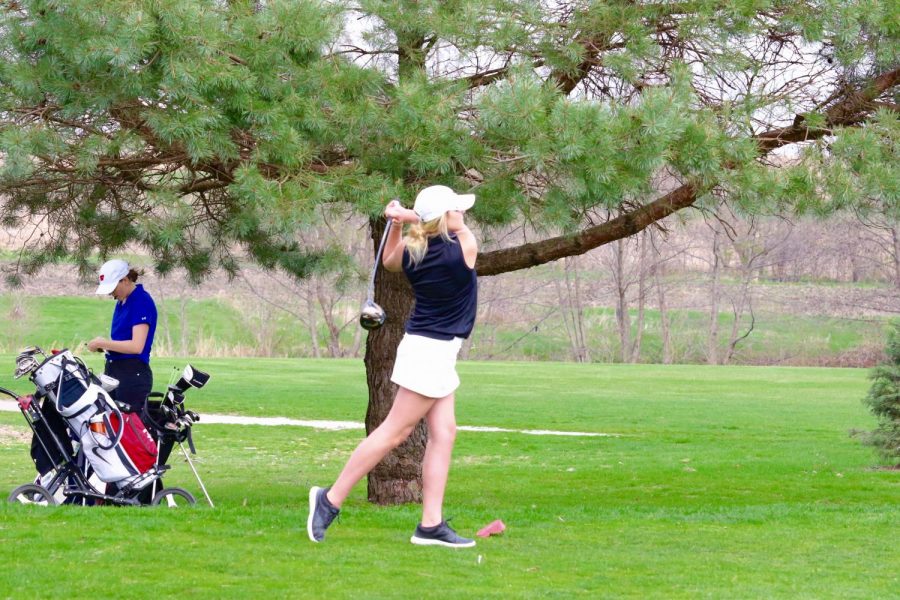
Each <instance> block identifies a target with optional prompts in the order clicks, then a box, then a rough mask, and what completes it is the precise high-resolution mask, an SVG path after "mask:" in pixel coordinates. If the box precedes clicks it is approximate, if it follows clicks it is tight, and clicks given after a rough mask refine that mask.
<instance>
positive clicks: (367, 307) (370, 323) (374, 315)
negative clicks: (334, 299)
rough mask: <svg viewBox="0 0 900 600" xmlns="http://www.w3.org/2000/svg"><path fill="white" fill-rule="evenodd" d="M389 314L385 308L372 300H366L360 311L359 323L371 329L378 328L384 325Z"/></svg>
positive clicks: (364, 327)
mask: <svg viewBox="0 0 900 600" xmlns="http://www.w3.org/2000/svg"><path fill="white" fill-rule="evenodd" d="M386 319H387V315H386V314H385V312H384V309H383V308H381V307H380V306H378V305H377V304H375V303H374V302H372V301H366V303H365V304H364V305H363V307H362V311H360V313H359V324H360V326H362V328H363V329H367V330H369V331H371V330H373V329H378V328H379V327H381V326H382V325H384V322H385V320H386Z"/></svg>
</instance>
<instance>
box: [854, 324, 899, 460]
mask: <svg viewBox="0 0 900 600" xmlns="http://www.w3.org/2000/svg"><path fill="white" fill-rule="evenodd" d="M885 353H886V354H887V362H886V363H885V364H882V365H880V366H878V367H876V368H874V369H873V370H872V374H871V376H870V377H871V379H872V387H871V388H870V389H869V394H868V395H867V396H866V398H865V400H863V402H865V404H866V405H868V407H869V409H870V410H871V411H872V413H874V415H875V416H876V417H877V418H878V427H877V428H876V429H875V430H874V431H871V432H869V433H868V435H866V436H865V437H864V439H865V443H866V444H868V445H870V446H874V447H875V448H876V449H877V450H878V452H879V453H880V454H881V455H882V456H883V457H884V458H885V459H886V460H888V461H890V462H892V463H896V462H898V460H900V321H894V322H892V323H891V329H890V331H889V332H888V344H887V348H886V349H885Z"/></svg>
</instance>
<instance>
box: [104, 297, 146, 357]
mask: <svg viewBox="0 0 900 600" xmlns="http://www.w3.org/2000/svg"><path fill="white" fill-rule="evenodd" d="M135 325H149V326H150V331H148V332H147V341H146V343H144V349H143V350H142V351H141V353H140V354H122V353H121V352H113V351H111V350H109V351H107V353H106V359H107V360H124V359H126V358H138V359H140V360H142V361H144V362H145V363H147V364H150V348H152V347H153V335H154V334H155V333H156V304H154V302H153V298H151V297H150V294H148V293H147V292H146V291H145V290H144V286H142V285H141V284H138V285H136V286H135V288H134V291H133V292H131V293H130V294H128V297H127V298H125V302H118V301H117V302H116V310H115V311H114V312H113V318H112V327H111V328H110V335H109V337H110V339H111V340H112V341H114V342H123V341H127V340H130V339H131V338H132V333H133V332H132V328H133V327H134V326H135Z"/></svg>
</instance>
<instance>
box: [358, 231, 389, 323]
mask: <svg viewBox="0 0 900 600" xmlns="http://www.w3.org/2000/svg"><path fill="white" fill-rule="evenodd" d="M391 222H392V220H391V219H388V220H387V223H385V226H384V233H383V234H382V236H381V243H380V244H379V245H378V252H377V253H376V254H375V265H374V266H373V267H372V276H371V277H370V278H369V290H368V293H367V294H366V301H365V302H364V303H363V306H362V310H361V311H360V314H359V324H360V326H362V328H363V329H367V330H369V331H371V330H373V329H378V328H379V327H381V326H382V325H384V321H385V320H386V319H387V315H386V314H385V312H384V309H383V308H381V307H380V306H378V305H377V304H375V274H376V273H377V272H378V265H379V264H380V263H381V253H382V252H383V251H384V243H385V242H386V241H387V237H388V233H390V231H391Z"/></svg>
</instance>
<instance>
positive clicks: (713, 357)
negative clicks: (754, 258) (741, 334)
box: [706, 227, 722, 365]
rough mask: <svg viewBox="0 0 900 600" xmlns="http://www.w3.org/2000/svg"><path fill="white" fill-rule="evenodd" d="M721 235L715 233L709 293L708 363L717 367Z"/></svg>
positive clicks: (720, 290) (716, 229) (717, 230)
mask: <svg viewBox="0 0 900 600" xmlns="http://www.w3.org/2000/svg"><path fill="white" fill-rule="evenodd" d="M720 239H721V234H720V233H719V228H718V227H716V228H715V229H714V231H713V248H712V250H713V256H712V274H711V275H712V282H711V285H710V291H709V331H708V333H707V337H706V362H707V363H709V364H711V365H715V364H718V362H719V302H720V300H721V296H722V289H721V282H720V277H721V270H722V265H721V261H720V260H719V245H720Z"/></svg>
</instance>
